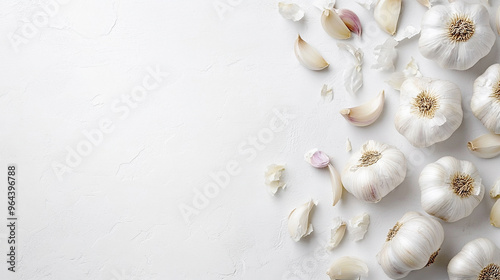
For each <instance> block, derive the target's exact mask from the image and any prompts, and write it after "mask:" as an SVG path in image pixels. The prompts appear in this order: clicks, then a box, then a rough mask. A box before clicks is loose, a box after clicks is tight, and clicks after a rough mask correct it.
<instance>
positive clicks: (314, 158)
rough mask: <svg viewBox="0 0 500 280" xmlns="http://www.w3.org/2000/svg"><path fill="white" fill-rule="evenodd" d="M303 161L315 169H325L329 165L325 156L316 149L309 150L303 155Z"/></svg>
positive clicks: (328, 159)
mask: <svg viewBox="0 0 500 280" xmlns="http://www.w3.org/2000/svg"><path fill="white" fill-rule="evenodd" d="M304 160H305V161H306V162H308V163H309V164H310V165H312V166H313V167H316V168H325V167H327V166H328V165H329V164H330V158H329V157H328V155H327V154H325V153H324V152H322V151H319V150H318V149H311V150H309V151H307V152H306V153H305V154H304Z"/></svg>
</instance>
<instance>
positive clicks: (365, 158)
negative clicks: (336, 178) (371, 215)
mask: <svg viewBox="0 0 500 280" xmlns="http://www.w3.org/2000/svg"><path fill="white" fill-rule="evenodd" d="M405 176H406V159H405V156H404V155H403V153H402V152H401V151H400V150H398V149H397V148H395V147H393V146H390V145H387V144H383V143H380V142H377V141H374V140H369V141H367V142H366V143H365V144H364V145H363V146H362V147H361V149H360V150H359V151H357V152H355V153H353V155H352V156H351V158H350V159H349V160H348V161H347V164H346V166H345V168H344V170H343V171H342V175H341V178H342V183H343V185H344V188H345V189H346V190H347V191H348V192H350V193H351V194H352V195H354V196H355V197H356V198H357V199H359V200H362V201H366V202H379V201H380V200H381V199H382V198H383V197H384V196H386V195H387V194H388V193H390V192H391V191H392V190H394V189H395V188H396V187H397V186H399V185H400V184H401V183H402V182H403V180H404V179H405Z"/></svg>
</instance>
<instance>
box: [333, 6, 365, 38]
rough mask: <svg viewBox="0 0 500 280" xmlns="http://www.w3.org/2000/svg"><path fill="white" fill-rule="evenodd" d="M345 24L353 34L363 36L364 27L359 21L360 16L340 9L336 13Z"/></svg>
mask: <svg viewBox="0 0 500 280" xmlns="http://www.w3.org/2000/svg"><path fill="white" fill-rule="evenodd" d="M336 12H337V13H338V15H339V17H340V19H342V21H343V22H344V24H345V26H347V28H349V30H350V31H351V32H354V33H356V35H358V36H361V32H362V27H361V21H360V20H359V17H358V15H356V14H355V13H354V12H353V11H351V10H347V9H339V10H337V11H336Z"/></svg>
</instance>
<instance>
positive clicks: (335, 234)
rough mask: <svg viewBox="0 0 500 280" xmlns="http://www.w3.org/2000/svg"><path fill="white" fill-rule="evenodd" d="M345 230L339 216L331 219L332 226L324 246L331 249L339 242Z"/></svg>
mask: <svg viewBox="0 0 500 280" xmlns="http://www.w3.org/2000/svg"><path fill="white" fill-rule="evenodd" d="M345 230H346V224H345V222H344V221H342V219H341V218H340V217H336V218H335V219H333V227H332V229H331V236H330V240H329V241H328V244H327V246H326V248H327V249H328V250H333V249H334V248H336V247H337V246H338V245H339V244H340V242H341V241H342V239H343V238H344V234H345Z"/></svg>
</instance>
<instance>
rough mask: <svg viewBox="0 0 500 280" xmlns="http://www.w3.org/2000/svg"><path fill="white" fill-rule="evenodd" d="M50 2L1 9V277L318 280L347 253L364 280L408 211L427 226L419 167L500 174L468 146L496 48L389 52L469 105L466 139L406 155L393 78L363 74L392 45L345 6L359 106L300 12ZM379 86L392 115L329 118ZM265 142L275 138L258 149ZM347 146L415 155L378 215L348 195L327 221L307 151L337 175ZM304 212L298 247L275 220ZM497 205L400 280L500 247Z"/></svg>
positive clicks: (217, 4)
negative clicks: (479, 54)
mask: <svg viewBox="0 0 500 280" xmlns="http://www.w3.org/2000/svg"><path fill="white" fill-rule="evenodd" d="M50 2H51V1H48V0H33V1H28V0H3V1H1V3H0V34H1V37H0V50H1V51H0V65H1V66H0V119H1V121H0V131H1V133H2V137H0V162H1V165H0V166H1V170H5V171H1V172H2V174H6V166H7V165H8V164H10V163H16V164H17V166H18V169H19V173H18V184H19V191H18V207H19V209H18V216H19V218H20V220H19V221H18V223H19V224H18V232H17V237H18V243H19V244H18V251H17V254H18V266H17V269H18V271H17V272H16V273H15V276H14V275H13V273H10V272H8V271H7V267H6V264H5V262H4V261H2V260H4V259H6V256H5V254H6V249H7V243H6V240H5V238H6V236H7V229H6V227H5V226H0V253H1V256H3V257H0V261H1V262H2V263H4V264H3V265H1V266H0V278H1V279H37V280H42V279H105V280H112V279H114V280H132V279H134V280H135V279H294V280H297V279H328V277H327V276H326V274H325V271H326V269H327V267H328V266H329V264H330V263H331V262H332V261H333V260H334V259H335V258H336V257H340V256H343V255H352V256H357V257H360V258H362V259H363V260H364V261H366V263H367V264H368V266H369V268H370V276H369V277H368V278H369V279H386V276H385V275H384V274H383V272H382V270H381V268H380V267H379V266H378V264H377V262H376V260H375V255H376V253H377V252H378V250H379V249H380V247H381V246H382V243H383V241H384V240H385V235H386V233H387V231H388V229H389V228H392V226H393V225H394V223H395V222H396V221H397V220H398V219H399V218H400V217H401V216H402V215H403V214H404V213H405V212H406V211H410V210H416V211H422V209H421V207H420V202H419V200H420V192H419V189H418V185H417V178H418V174H419V172H420V171H421V169H422V167H423V166H424V165H425V164H427V163H430V162H433V161H435V160H437V159H438V158H440V157H442V156H445V155H453V156H455V157H458V158H460V159H466V160H471V161H473V162H474V163H475V164H476V165H477V167H478V168H479V170H480V173H481V175H482V176H483V181H484V184H485V186H486V188H487V190H489V188H490V186H491V185H492V183H493V182H494V180H495V179H496V177H497V176H499V172H498V170H499V163H500V161H499V159H498V158H497V159H492V160H482V159H478V158H476V157H474V156H472V155H471V154H469V153H468V151H467V148H466V142H467V141H468V140H471V139H472V138H475V137H477V136H479V135H481V134H483V133H485V132H486V129H485V128H484V127H483V126H482V125H481V123H480V122H479V121H478V120H477V119H475V118H474V117H473V116H472V114H471V112H470V109H469V101H470V96H471V91H472V83H473V81H474V79H475V78H476V77H477V76H479V75H480V74H481V73H482V72H483V71H484V70H485V69H486V68H487V67H488V66H489V65H490V64H491V63H493V62H499V59H498V56H499V52H498V44H496V45H495V46H494V48H493V50H492V52H491V53H490V55H488V56H487V57H486V58H485V59H483V60H481V61H480V62H479V63H478V64H477V65H476V66H475V67H473V68H472V69H470V70H469V71H467V72H456V71H448V70H443V69H440V68H439V67H438V66H437V65H436V64H434V63H433V62H431V61H428V60H426V59H425V58H423V57H422V56H421V55H420V54H419V52H418V48H417V40H418V38H413V39H411V40H408V41H405V42H403V43H402V44H400V46H399V47H398V49H399V58H398V60H397V69H398V70H401V69H402V68H403V67H404V65H406V64H407V63H408V61H409V60H410V57H411V56H413V57H414V58H415V59H416V60H417V63H418V64H419V66H420V69H421V72H422V73H423V74H424V75H425V76H430V77H434V78H439V79H447V80H451V81H453V82H455V83H457V84H458V85H459V86H460V88H461V89H462V92H463V96H464V98H463V105H464V108H465V114H464V121H463V124H462V126H461V127H460V129H459V130H458V131H457V132H456V133H455V134H454V135H453V136H452V137H451V138H450V139H449V140H448V141H446V142H444V143H440V144H437V145H435V146H434V147H431V148H428V149H416V148H413V147H412V146H411V145H409V144H408V142H407V141H406V140H405V139H404V138H403V137H402V136H400V135H399V134H398V133H397V132H396V130H395V128H394V125H393V116H394V113H395V111H396V108H397V105H398V92H396V91H394V90H393V89H391V88H390V87H389V86H388V85H387V84H385V82H384V80H386V79H387V78H388V76H389V73H386V72H378V71H375V70H372V69H370V67H371V65H372V64H373V62H374V56H373V49H374V47H375V46H376V45H378V44H381V43H383V42H384V41H385V39H386V38H387V37H388V36H387V35H386V34H384V33H383V32H381V31H380V30H379V29H378V27H377V26H376V25H375V23H374V22H373V17H372V15H371V14H370V12H368V11H366V10H365V9H363V8H362V7H361V6H359V5H357V4H355V3H354V2H353V1H350V0H338V1H337V2H338V3H337V6H338V7H345V8H350V9H351V10H353V11H355V12H356V13H357V14H358V15H359V17H360V18H361V20H362V23H363V28H364V34H363V37H362V39H359V38H358V37H357V36H354V38H353V39H351V40H349V41H348V42H349V43H352V44H354V45H356V46H359V47H362V49H363V50H364V52H365V60H364V68H363V74H364V77H365V80H364V82H365V83H364V87H363V88H362V89H361V90H360V92H358V95H357V96H355V97H351V96H349V95H348V94H347V93H346V91H345V89H344V87H343V81H342V71H343V68H344V67H345V66H346V65H348V64H349V63H351V58H350V57H349V56H344V53H343V52H341V51H339V50H338V49H337V46H336V41H335V40H334V39H332V38H330V37H329V36H328V35H327V34H326V33H325V32H324V31H323V29H322V28H321V24H320V22H319V16H320V11H319V10H318V9H316V8H315V7H313V6H312V4H311V3H310V1H306V0H301V1H299V3H300V4H301V5H302V6H303V7H304V8H305V10H306V17H305V18H304V19H303V20H302V21H300V22H297V23H294V22H291V21H288V20H285V19H283V18H282V17H281V16H280V15H279V14H278V11H277V3H276V1H264V0H252V1H250V0H215V1H212V0H195V1H173V0H164V1H159V0H157V1H153V0H150V1H141V0H135V1H133V0H65V1H62V0H60V1H59V3H60V4H57V6H58V8H59V9H57V10H55V11H53V12H51V14H50V16H48V17H45V18H44V16H43V15H44V13H45V10H44V7H46V6H47V5H49V4H50ZM403 2H404V10H403V11H402V14H401V19H400V24H399V29H400V30H402V29H403V28H404V27H406V26H408V25H415V26H417V25H418V24H419V22H420V18H421V16H422V15H423V13H424V12H425V8H424V7H422V6H420V5H419V4H418V3H417V2H416V1H411V0H404V1H403ZM490 2H493V3H492V6H493V7H490V11H494V10H496V6H498V4H499V3H498V1H496V0H492V1H490ZM492 18H493V16H492ZM45 19H48V21H47V22H45V21H44V20H45ZM492 23H493V22H492ZM35 24H36V25H35ZM297 33H300V34H301V35H302V36H303V38H304V39H305V40H307V41H308V42H309V43H311V44H312V45H313V46H315V47H317V48H318V50H319V51H320V52H321V53H322V54H323V55H324V56H325V58H326V59H327V60H328V61H329V62H330V63H331V66H330V68H329V69H327V70H326V71H322V72H313V71H309V70H307V69H305V68H304V67H302V66H301V65H300V64H299V63H298V61H297V60H296V58H295V57H294V54H293V43H294V40H295V38H296V36H297ZM148 69H160V71H161V72H168V73H169V74H170V75H169V76H168V77H160V78H159V79H158V80H160V82H159V84H158V86H159V87H158V88H157V89H154V90H150V91H148V92H147V94H146V95H144V96H143V98H142V99H141V100H140V101H138V102H137V101H133V100H132V101H131V102H129V103H124V102H125V101H124V100H125V99H126V98H128V97H130V96H131V94H132V91H134V90H137V89H138V88H137V86H141V85H142V84H143V79H145V78H146V79H147V77H149V75H150V74H148V71H151V70H148ZM323 83H327V84H329V85H331V86H333V89H334V92H335V98H334V100H333V101H332V102H331V103H325V102H323V101H322V99H321V97H320V89H321V87H322V85H323ZM382 89H385V90H386V96H387V97H386V102H387V103H386V110H385V111H384V113H383V115H382V116H381V118H380V119H379V120H378V121H377V122H376V123H375V124H373V125H372V126H370V127H366V128H356V127H352V126H349V125H348V124H347V123H346V121H344V119H343V118H342V117H341V116H340V115H339V114H338V111H339V109H341V108H343V107H346V106H353V105H357V104H360V103H362V102H364V101H366V100H369V99H371V98H372V97H373V96H375V95H376V94H377V93H378V92H379V91H380V90H382ZM125 104H128V105H125ZM126 110H128V113H127V114H125V111H126ZM275 110H279V111H281V112H283V111H287V112H288V114H292V115H293V116H294V117H293V119H291V120H290V121H289V122H288V123H287V124H286V126H285V127H284V129H283V131H281V132H276V133H273V134H271V135H269V134H267V135H266V132H269V130H267V128H269V124H270V121H272V120H273V118H274V116H275V113H274V111H275ZM106 120H107V121H108V122H112V131H109V133H105V134H104V136H103V139H102V141H101V142H99V141H98V142H96V143H97V144H95V145H92V146H91V151H88V155H86V156H84V157H82V159H81V160H80V161H78V160H75V161H74V162H72V163H71V165H72V166H70V167H71V172H66V173H64V174H62V175H61V174H60V175H61V176H60V178H58V176H57V175H56V173H55V172H54V168H53V167H54V165H56V164H68V163H67V159H66V158H67V157H68V154H69V153H70V152H69V151H70V150H75V149H77V147H79V145H80V146H81V145H85V141H86V137H85V136H84V133H85V132H86V131H93V130H95V129H98V128H99V123H100V122H106ZM263 131H264V132H263ZM259 135H261V137H263V136H264V137H266V136H267V137H268V138H265V139H266V140H269V141H267V143H262V142H260V143H259V144H258V145H257V147H253V148H252V146H250V142H251V141H253V140H254V139H255V137H257V138H258V137H259ZM346 137H349V138H350V139H351V141H352V144H353V148H354V149H358V148H359V147H360V145H361V144H362V143H364V142H365V141H366V140H369V139H376V140H379V141H383V142H387V143H389V144H392V145H395V146H397V147H399V148H400V149H401V150H402V151H403V152H404V153H405V155H406V156H407V158H408V161H409V170H408V171H409V172H408V177H407V179H406V180H405V181H404V183H403V184H402V185H400V186H399V187H398V188H397V189H396V190H395V191H393V192H392V193H391V194H389V195H388V196H387V197H385V198H384V199H383V200H382V201H381V202H380V203H378V204H365V203H361V202H359V201H357V200H355V199H354V197H353V196H351V195H350V194H347V193H346V194H345V195H344V196H343V199H342V201H341V202H340V203H339V204H338V206H336V207H332V206H331V205H330V203H331V190H330V182H329V177H328V173H327V171H326V170H317V169H314V168H312V167H310V166H309V165H308V164H307V163H306V162H304V160H303V154H304V152H305V151H307V150H309V149H310V148H314V147H317V148H320V149H321V150H324V151H325V152H326V153H328V154H329V155H330V156H332V158H333V164H334V165H335V166H337V167H338V168H339V169H341V168H342V167H343V164H344V163H345V161H346V160H347V158H348V157H349V154H348V153H347V152H345V140H346ZM271 138H272V139H271ZM258 141H260V140H258ZM82 143H84V144H82ZM82 147H83V146H82ZM271 163H284V164H286V167H287V170H286V178H285V181H286V183H287V185H288V187H287V189H286V190H285V191H280V192H279V193H278V194H277V195H276V196H275V197H271V196H270V195H269V194H268V193H267V190H266V187H265V185H264V179H263V173H264V170H265V168H266V167H267V165H269V164H271ZM228 164H230V165H231V164H237V165H238V168H237V171H238V174H237V175H234V176H230V179H229V183H228V184H227V186H226V187H225V188H223V189H221V190H220V191H219V192H216V193H212V195H211V196H212V197H211V198H208V199H207V201H203V200H200V199H199V198H200V196H199V195H196V193H197V192H200V191H201V192H203V190H204V188H205V187H206V186H207V184H209V183H210V182H213V179H212V178H211V176H210V174H219V173H220V172H222V171H223V170H225V168H226V165H228ZM66 171H69V170H66ZM3 172H5V173H3ZM4 176H6V175H1V177H2V178H5V177H4ZM2 181H3V182H2V184H1V186H2V187H1V191H0V209H1V211H0V213H1V215H0V219H5V218H6V217H7V211H6V207H7V204H6V202H7V199H6V192H7V191H6V183H5V180H2ZM309 198H314V199H317V200H319V205H318V207H317V208H316V210H315V211H314V213H313V215H312V222H313V225H314V229H315V231H314V232H313V233H312V235H311V236H310V237H308V238H306V239H304V240H302V241H300V242H298V243H295V242H293V241H292V240H291V239H290V237H289V236H288V232H287V229H286V218H287V216H288V214H289V212H290V211H291V210H292V209H293V208H295V207H296V206H298V205H300V204H302V203H304V202H305V201H307V200H308V199H309ZM193 200H196V202H197V203H198V204H203V203H204V205H198V206H199V209H198V210H197V213H196V214H193V215H191V216H190V217H189V219H185V218H184V217H183V215H182V213H181V211H180V210H179V207H186V206H190V207H193ZM492 205H493V201H492V200H491V199H490V198H489V197H487V196H485V199H484V200H483V202H482V203H481V204H480V205H479V206H478V208H477V209H476V210H475V211H474V212H473V214H472V215H471V216H470V217H468V218H466V219H463V220H461V221H459V222H456V223H453V224H445V225H444V227H445V231H446V238H445V242H444V244H443V247H442V250H441V254H440V256H439V257H438V259H437V262H436V263H435V264H434V265H433V266H431V267H429V268H426V269H424V270H422V271H419V272H414V273H412V274H410V276H409V277H408V278H407V279H414V280H416V279H446V277H447V276H446V265H447V263H448V261H449V260H450V259H451V258H452V257H453V256H454V255H455V254H456V253H457V252H458V251H459V250H460V249H461V247H462V246H463V245H464V244H465V243H466V242H468V241H470V240H472V239H474V238H476V237H488V238H490V239H492V240H494V242H496V244H497V245H500V242H499V241H498V235H499V231H498V229H494V228H493V227H491V226H490V225H489V210H490V208H491V206H492ZM363 211H366V212H368V213H369V214H370V215H371V220H372V222H371V225H370V228H369V231H368V233H367V235H366V238H365V239H364V240H362V241H360V242H352V241H350V240H349V238H346V239H345V240H344V241H343V242H342V243H341V245H340V247H338V248H337V249H335V250H334V251H332V252H327V251H325V250H324V246H325V243H326V240H327V239H328V238H329V232H328V231H329V227H330V225H331V220H332V218H333V217H335V216H342V217H343V218H344V219H346V220H347V219H349V218H351V217H353V216H354V215H357V214H360V213H361V212H363ZM2 217H4V218H2ZM3 223H4V222H2V223H0V224H3ZM5 223H6V221H5ZM495 237H496V238H497V239H496V240H495Z"/></svg>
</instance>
